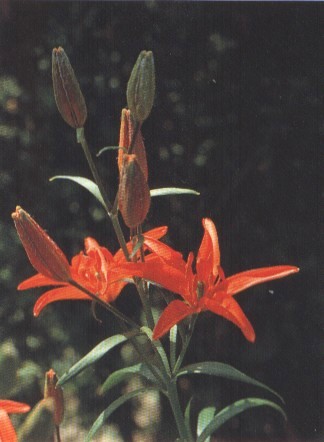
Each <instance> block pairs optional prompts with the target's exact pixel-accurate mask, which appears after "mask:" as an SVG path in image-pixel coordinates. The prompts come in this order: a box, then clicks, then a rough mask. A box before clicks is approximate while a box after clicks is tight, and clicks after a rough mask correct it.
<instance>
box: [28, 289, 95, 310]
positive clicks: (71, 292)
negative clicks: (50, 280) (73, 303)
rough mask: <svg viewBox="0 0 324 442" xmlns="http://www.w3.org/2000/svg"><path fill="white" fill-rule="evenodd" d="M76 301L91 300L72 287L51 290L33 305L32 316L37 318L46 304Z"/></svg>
mask: <svg viewBox="0 0 324 442" xmlns="http://www.w3.org/2000/svg"><path fill="white" fill-rule="evenodd" d="M76 299H81V300H88V301H90V300H91V298H90V297H89V296H88V295H86V294H85V293H83V292H81V291H80V290H78V289H77V288H75V287H72V286H68V287H59V288H56V289H53V290H49V291H48V292H46V293H44V294H43V295H42V296H41V297H40V298H38V300H37V301H36V303H35V305H34V316H38V315H39V314H40V312H41V311H42V310H43V308H44V307H46V306H47V305H48V304H51V303H52V302H56V301H69V300H76Z"/></svg>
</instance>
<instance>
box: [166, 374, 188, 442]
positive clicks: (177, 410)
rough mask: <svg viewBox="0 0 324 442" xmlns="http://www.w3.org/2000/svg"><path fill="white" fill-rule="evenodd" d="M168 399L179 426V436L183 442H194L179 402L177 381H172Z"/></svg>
mask: <svg viewBox="0 0 324 442" xmlns="http://www.w3.org/2000/svg"><path fill="white" fill-rule="evenodd" d="M168 399H169V402H170V405H171V408H172V412H173V415H174V418H175V421H176V424H177V428H178V432H179V436H180V440H181V442H193V440H192V435H191V434H190V432H188V429H187V426H186V423H185V420H184V415H183V413H182V410H181V407H180V402H179V396H178V390H177V385H176V381H175V380H174V381H171V382H170V383H169V384H168Z"/></svg>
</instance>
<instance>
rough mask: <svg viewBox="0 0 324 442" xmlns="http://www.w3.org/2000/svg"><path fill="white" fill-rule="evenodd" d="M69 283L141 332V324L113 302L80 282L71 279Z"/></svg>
mask: <svg viewBox="0 0 324 442" xmlns="http://www.w3.org/2000/svg"><path fill="white" fill-rule="evenodd" d="M69 284H70V285H72V286H73V287H75V288H77V289H78V290H81V291H82V292H83V293H85V294H86V295H88V296H89V297H90V298H91V299H93V300H94V301H95V302H97V303H98V304H100V305H101V306H102V307H104V308H105V309H106V310H109V311H110V312H111V313H113V314H114V315H115V316H116V317H117V318H119V319H120V320H121V321H123V322H124V323H126V324H128V325H129V326H130V327H132V328H134V329H135V330H137V331H138V332H141V329H140V326H139V325H138V324H136V322H135V321H133V320H132V319H130V318H129V317H128V316H126V315H124V313H122V312H121V311H119V310H118V309H117V308H115V307H114V306H112V305H111V304H108V303H107V302H105V301H103V300H102V299H101V298H99V296H97V295H95V294H94V293H91V292H90V291H89V290H87V289H86V288H85V287H83V286H82V285H80V284H78V283H77V282H76V281H74V280H70V281H69Z"/></svg>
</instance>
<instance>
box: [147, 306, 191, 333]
mask: <svg viewBox="0 0 324 442" xmlns="http://www.w3.org/2000/svg"><path fill="white" fill-rule="evenodd" d="M196 311H197V310H196V309H195V308H194V307H190V306H189V305H187V304H185V303H184V302H182V301H178V300H176V301H172V302H170V304H169V305H168V306H167V307H166V308H165V309H164V310H163V313H162V315H161V316H160V319H159V320H158V322H157V324H156V326H155V328H154V331H153V339H160V338H161V337H162V336H163V335H165V333H167V332H168V331H169V330H170V328H171V327H173V326H174V325H175V324H177V323H178V322H180V321H182V319H184V318H186V317H187V316H189V315H192V314H193V313H196Z"/></svg>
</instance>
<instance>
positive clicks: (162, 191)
mask: <svg viewBox="0 0 324 442" xmlns="http://www.w3.org/2000/svg"><path fill="white" fill-rule="evenodd" d="M150 193H151V197H154V196H170V195H200V193H199V192H197V191H196V190H193V189H184V188H181V187H160V188H159V189H151V192H150Z"/></svg>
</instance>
